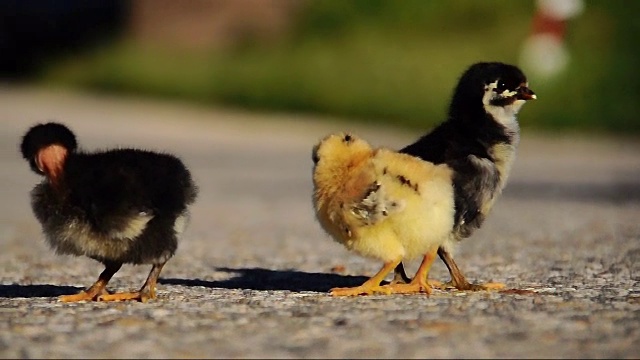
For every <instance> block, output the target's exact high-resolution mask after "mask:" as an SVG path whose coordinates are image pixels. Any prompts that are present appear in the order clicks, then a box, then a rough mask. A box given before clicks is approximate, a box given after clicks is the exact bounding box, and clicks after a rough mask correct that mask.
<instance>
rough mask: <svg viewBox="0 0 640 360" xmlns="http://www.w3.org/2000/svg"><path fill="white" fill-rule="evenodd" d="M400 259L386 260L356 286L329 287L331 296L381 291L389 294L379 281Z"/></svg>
mask: <svg viewBox="0 0 640 360" xmlns="http://www.w3.org/2000/svg"><path fill="white" fill-rule="evenodd" d="M400 261H402V258H400V259H397V260H396V261H390V262H386V263H385V264H384V266H383V267H382V269H380V271H378V273H377V274H375V275H373V276H372V277H371V278H370V279H369V280H367V281H365V282H364V284H362V285H360V286H356V287H350V288H333V289H331V295H332V296H358V295H371V294H377V293H382V294H385V295H390V294H391V291H390V290H389V289H387V288H386V285H385V286H380V283H381V282H382V280H384V278H385V277H386V276H387V274H388V273H389V272H391V270H393V268H395V267H396V265H398V264H399V263H400Z"/></svg>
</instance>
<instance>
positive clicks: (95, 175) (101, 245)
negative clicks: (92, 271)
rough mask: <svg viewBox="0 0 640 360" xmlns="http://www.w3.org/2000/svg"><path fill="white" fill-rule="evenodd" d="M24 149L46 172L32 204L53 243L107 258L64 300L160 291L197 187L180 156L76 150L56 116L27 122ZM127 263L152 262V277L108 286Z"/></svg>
mask: <svg viewBox="0 0 640 360" xmlns="http://www.w3.org/2000/svg"><path fill="white" fill-rule="evenodd" d="M20 150H21V152H22V156H23V157H24V158H25V159H26V160H27V161H29V164H30V166H31V168H32V169H33V170H34V171H35V172H36V173H38V174H40V175H43V176H44V177H45V179H44V180H43V181H42V182H41V183H40V184H38V185H36V186H35V187H34V188H33V190H32V191H31V206H32V209H33V212H34V214H35V216H36V218H37V219H38V220H39V221H40V223H41V225H42V229H43V232H44V234H45V237H46V240H47V242H48V243H49V245H50V246H51V247H52V248H53V249H54V250H55V251H56V252H57V253H59V254H70V255H76V256H79V255H84V256H88V257H90V258H92V259H95V260H97V261H100V262H102V263H103V264H104V266H105V270H104V271H103V272H102V273H101V274H100V276H99V277H98V280H97V281H96V282H95V283H94V284H93V285H92V286H90V287H89V288H88V289H86V290H83V291H81V292H80V293H78V294H75V295H65V296H62V297H60V300H61V301H64V302H73V301H82V300H100V301H119V300H139V301H142V302H145V301H147V300H148V299H150V298H155V287H156V282H157V279H158V276H159V275H160V271H161V270H162V267H163V266H164V264H165V263H166V262H167V261H168V260H169V259H170V258H171V257H172V256H173V255H174V253H175V251H176V249H177V246H178V238H179V236H180V234H181V233H182V231H183V230H184V228H185V227H186V224H187V221H188V217H189V211H188V206H189V205H190V204H192V203H193V202H194V201H195V198H196V195H197V187H196V185H195V184H194V182H193V180H192V178H191V174H190V173H189V171H188V169H187V168H186V167H185V165H184V164H183V163H182V161H180V160H179V159H178V158H176V157H175V156H172V155H169V154H162V153H156V152H150V151H145V150H138V149H114V150H107V151H96V152H84V151H79V150H78V149H77V142H76V138H75V135H74V134H73V132H71V130H69V129H68V128H67V127H66V126H64V125H62V124H58V123H52V122H50V123H46V124H38V125H35V126H33V127H32V128H30V129H29V130H28V131H27V133H26V134H25V135H24V137H23V138H22V143H21V146H20ZM125 263H127V264H151V265H152V269H151V272H150V273H149V277H148V278H147V280H146V282H145V283H144V285H143V286H142V288H140V290H139V291H134V292H125V293H115V294H110V293H109V292H108V291H107V290H106V285H107V283H108V282H109V280H110V279H111V277H112V276H113V275H114V274H115V273H116V272H117V271H118V270H119V269H120V267H121V266H122V265H123V264H125Z"/></svg>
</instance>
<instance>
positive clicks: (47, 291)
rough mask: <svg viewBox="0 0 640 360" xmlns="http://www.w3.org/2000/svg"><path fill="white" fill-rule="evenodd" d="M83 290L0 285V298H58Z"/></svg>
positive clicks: (45, 286) (67, 287)
mask: <svg viewBox="0 0 640 360" xmlns="http://www.w3.org/2000/svg"><path fill="white" fill-rule="evenodd" d="M81 290H83V288H79V287H75V286H59V285H19V284H11V285H0V298H35V297H56V296H60V295H69V294H76V293H78V292H79V291H81Z"/></svg>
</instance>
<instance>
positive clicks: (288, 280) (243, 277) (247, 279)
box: [158, 268, 368, 292]
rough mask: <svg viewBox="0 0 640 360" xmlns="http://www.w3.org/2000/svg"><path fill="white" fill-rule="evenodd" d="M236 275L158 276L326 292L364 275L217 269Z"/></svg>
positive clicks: (183, 282)
mask: <svg viewBox="0 0 640 360" xmlns="http://www.w3.org/2000/svg"><path fill="white" fill-rule="evenodd" d="M216 270H217V271H223V272H228V273H233V274H236V276H235V277H233V278H231V279H228V280H220V281H209V280H200V279H173V278H163V279H159V281H158V282H159V283H160V284H165V285H179V286H203V287H208V288H223V289H248V290H289V291H316V292H328V291H329V290H330V289H331V288H334V287H349V286H358V285H361V284H362V283H364V282H365V281H366V280H367V279H368V278H367V277H365V276H351V275H338V274H327V273H308V272H303V271H296V270H270V269H262V268H251V269H232V268H218V269H216Z"/></svg>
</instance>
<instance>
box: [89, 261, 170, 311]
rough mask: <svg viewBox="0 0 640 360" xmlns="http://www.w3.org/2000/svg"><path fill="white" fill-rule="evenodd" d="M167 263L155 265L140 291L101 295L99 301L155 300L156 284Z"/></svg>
mask: <svg viewBox="0 0 640 360" xmlns="http://www.w3.org/2000/svg"><path fill="white" fill-rule="evenodd" d="M165 263H166V262H165ZM165 263H162V264H153V267H152V268H151V271H150V272H149V276H148V277H147V281H145V282H144V285H142V288H141V289H140V290H139V291H134V292H122V293H115V294H107V295H100V296H98V298H97V300H98V301H127V300H137V301H140V302H143V303H145V302H147V301H148V300H149V299H155V298H156V284H157V283H158V277H159V276H160V272H161V271H162V267H163V266H164V264H165Z"/></svg>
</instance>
